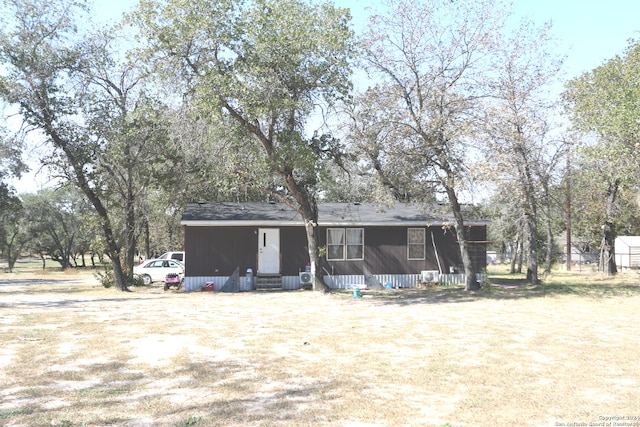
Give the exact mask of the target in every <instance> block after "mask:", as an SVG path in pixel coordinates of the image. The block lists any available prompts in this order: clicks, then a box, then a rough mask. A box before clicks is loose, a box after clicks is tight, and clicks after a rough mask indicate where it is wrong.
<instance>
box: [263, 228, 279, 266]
mask: <svg viewBox="0 0 640 427" xmlns="http://www.w3.org/2000/svg"><path fill="white" fill-rule="evenodd" d="M258 273H261V274H279V273H280V229H279V228H259V229H258Z"/></svg>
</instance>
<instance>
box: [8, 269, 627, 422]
mask: <svg viewBox="0 0 640 427" xmlns="http://www.w3.org/2000/svg"><path fill="white" fill-rule="evenodd" d="M65 280H66V281H65ZM65 280H63V281H56V280H49V281H46V282H38V283H35V282H34V283H28V282H23V281H15V280H13V281H11V282H9V281H8V280H7V279H4V278H0V367H1V369H0V424H2V425H8V426H27V425H28V426H44V425H47V426H51V425H65V426H74V425H123V426H151V425H154V426H155V425H162V426H164V425H167V426H186V425H196V426H223V425H224V426H227V425H235V426H245V425H248V426H280V425H282V426H285V425H286V426H290V425H294V426H309V425H320V426H322V425H325V426H395V425H403V426H437V427H440V426H443V425H447V424H449V425H451V426H515V425H518V426H558V425H561V424H562V423H565V424H569V423H571V422H574V423H575V422H584V423H587V424H588V423H590V422H598V421H600V420H601V418H600V417H606V416H634V415H635V416H637V415H638V414H637V409H638V408H640V397H639V396H638V393H637V389H638V386H639V385H640V368H639V367H638V363H637V362H636V360H637V355H638V349H639V348H640V334H639V333H638V332H640V331H639V326H638V325H640V322H639V321H640V313H639V311H638V307H639V306H640V305H639V304H640V296H639V293H638V286H637V285H634V284H632V283H622V284H616V285H615V286H609V287H608V288H607V289H606V290H603V288H602V287H599V288H594V286H593V285H585V284H580V283H578V284H568V285H558V284H554V285H551V284H546V285H544V286H539V287H529V286H527V285H524V284H522V286H519V287H518V288H501V287H493V286H487V287H485V289H484V290H482V291H480V292H477V293H469V292H464V291H463V290H462V289H460V288H457V287H437V288H431V289H427V290H418V289H409V290H390V291H375V292H374V291H363V297H362V298H353V297H352V293H351V292H336V293H334V294H331V295H328V296H322V295H318V294H315V293H313V292H310V291H288V292H266V293H239V294H219V293H216V294H212V293H199V292H194V293H182V292H177V291H169V292H163V291H162V289H161V288H160V287H152V288H139V289H135V292H133V293H118V292H116V291H114V290H105V289H102V288H101V287H99V286H96V285H95V284H94V283H93V282H91V281H90V280H85V281H84V282H76V283H71V282H69V281H68V280H67V279H65ZM492 283H495V284H499V282H497V281H493V280H492ZM502 284H506V282H504V283H502Z"/></svg>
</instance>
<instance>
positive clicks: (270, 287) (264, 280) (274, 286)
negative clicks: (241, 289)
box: [256, 275, 283, 291]
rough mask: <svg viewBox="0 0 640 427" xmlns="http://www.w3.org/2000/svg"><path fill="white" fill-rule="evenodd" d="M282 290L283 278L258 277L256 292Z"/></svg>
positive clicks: (273, 276)
mask: <svg viewBox="0 0 640 427" xmlns="http://www.w3.org/2000/svg"><path fill="white" fill-rule="evenodd" d="M282 289H283V288H282V276H280V275H269V276H262V275H258V276H256V291H276V290H282Z"/></svg>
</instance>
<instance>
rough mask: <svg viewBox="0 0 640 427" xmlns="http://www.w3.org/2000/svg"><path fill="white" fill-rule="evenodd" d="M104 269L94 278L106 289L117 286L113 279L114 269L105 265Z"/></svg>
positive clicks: (95, 274)
mask: <svg viewBox="0 0 640 427" xmlns="http://www.w3.org/2000/svg"><path fill="white" fill-rule="evenodd" d="M103 267H104V271H97V272H95V273H94V274H93V277H95V278H96V280H97V281H98V282H100V284H101V285H102V286H104V287H105V288H112V287H113V285H114V284H115V281H114V279H113V269H112V268H111V267H110V266H109V265H108V264H104V265H103Z"/></svg>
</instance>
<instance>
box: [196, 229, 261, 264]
mask: <svg viewBox="0 0 640 427" xmlns="http://www.w3.org/2000/svg"><path fill="white" fill-rule="evenodd" d="M185 242H186V243H185V251H186V254H185V256H186V258H187V265H186V270H187V271H186V274H187V276H229V275H231V274H232V273H233V271H234V270H235V269H236V267H240V275H244V274H245V272H246V271H247V269H248V268H251V269H253V271H254V272H255V271H256V265H257V258H256V257H257V248H258V235H257V228H256V227H185Z"/></svg>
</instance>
